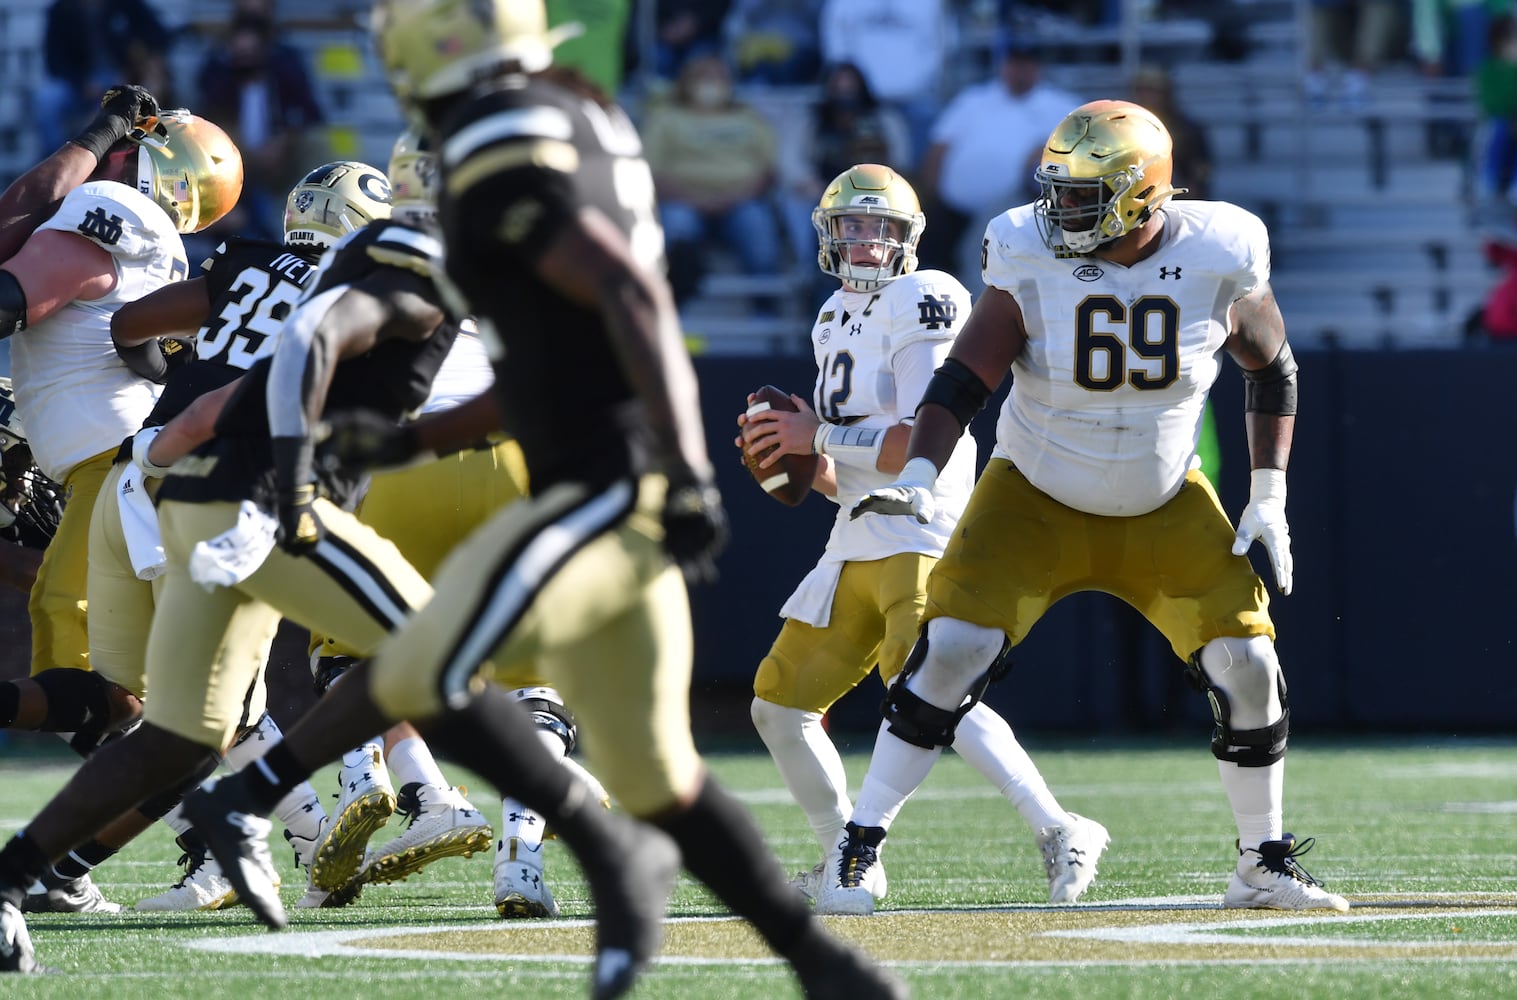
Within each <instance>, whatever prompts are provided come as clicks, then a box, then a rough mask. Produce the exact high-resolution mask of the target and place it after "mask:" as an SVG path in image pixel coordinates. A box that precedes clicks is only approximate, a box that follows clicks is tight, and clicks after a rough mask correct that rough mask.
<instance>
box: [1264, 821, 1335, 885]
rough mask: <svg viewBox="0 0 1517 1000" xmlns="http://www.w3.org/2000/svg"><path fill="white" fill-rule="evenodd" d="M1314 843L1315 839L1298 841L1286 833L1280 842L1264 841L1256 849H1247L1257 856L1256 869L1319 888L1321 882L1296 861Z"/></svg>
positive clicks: (1309, 838)
mask: <svg viewBox="0 0 1517 1000" xmlns="http://www.w3.org/2000/svg"><path fill="white" fill-rule="evenodd" d="M1316 843H1317V838H1316V837H1307V838H1306V839H1305V840H1301V841H1298V840H1296V838H1295V837H1292V836H1291V835H1290V834H1288V833H1287V834H1286V835H1285V837H1284V839H1282V840H1272V841H1265V842H1264V843H1263V844H1260V845H1259V846H1258V847H1257V848H1249V850H1251V851H1253V852H1254V853H1255V854H1257V855H1259V860H1258V861H1257V862H1255V864H1256V865H1257V866H1258V867H1260V868H1263V869H1265V870H1266V871H1271V872H1274V873H1275V874H1276V875H1284V876H1285V877H1287V878H1293V879H1295V880H1296V881H1297V882H1304V883H1305V884H1307V885H1315V886H1321V885H1322V884H1323V882H1322V880H1321V879H1319V878H1317V877H1316V876H1315V875H1313V874H1312V873H1311V872H1309V871H1307V870H1306V869H1305V868H1303V867H1301V862H1299V861H1297V860H1296V859H1297V858H1299V857H1301V855H1303V854H1305V853H1307V852H1308V851H1310V850H1311V849H1312V847H1313V845H1315V844H1316Z"/></svg>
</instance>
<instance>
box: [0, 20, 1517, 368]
mask: <svg viewBox="0 0 1517 1000" xmlns="http://www.w3.org/2000/svg"><path fill="white" fill-rule="evenodd" d="M47 3H48V0H7V3H5V4H4V5H3V7H0V78H3V79H5V80H6V81H7V84H8V86H7V87H5V88H4V90H3V91H0V182H5V183H8V182H9V181H10V180H11V179H13V178H14V177H15V176H17V175H19V174H20V173H21V172H22V171H23V170H24V169H26V167H28V166H29V165H30V164H31V163H33V162H34V161H35V160H36V158H37V157H38V156H39V155H40V154H41V153H42V151H41V150H38V149H36V148H35V142H34V137H33V136H32V134H31V131H30V130H29V129H28V128H27V121H28V117H29V114H30V111H29V109H30V106H31V99H32V88H33V86H34V85H35V82H36V80H37V79H38V78H39V77H40V75H41V72H42V65H41V55H40V44H39V40H40V38H41V35H42V25H43V18H44V13H45V11H46V8H47ZM155 6H156V7H157V8H158V10H159V11H160V13H161V14H162V16H163V17H164V19H165V21H166V22H168V23H170V24H174V25H178V26H179V27H180V29H181V30H180V32H179V34H178V36H177V39H176V42H175V44H174V46H173V48H172V49H171V61H170V65H171V69H172V71H173V73H174V75H175V78H176V81H177V82H178V83H179V85H180V89H181V92H182V93H188V92H189V89H190V87H191V85H192V82H193V74H194V68H195V66H196V65H197V64H198V62H199V59H200V56H201V54H202V53H203V51H204V46H205V40H206V37H207V35H208V33H209V30H211V29H213V28H214V27H215V25H217V24H219V23H222V22H223V21H224V20H225V17H226V12H227V10H228V8H229V7H230V3H229V0H157V2H156V4H155ZM1157 6H1158V5H1155V7H1156V9H1157ZM366 7H367V4H366V3H364V2H363V0H314V2H311V3H305V4H301V5H299V6H298V7H297V6H296V5H294V4H289V3H286V4H281V6H280V11H281V15H282V17H281V21H282V23H283V24H284V25H285V26H286V28H287V32H286V37H287V38H288V40H290V41H291V42H293V43H294V44H296V45H298V46H299V47H300V48H302V49H303V50H304V51H305V52H306V53H307V57H308V64H309V65H310V66H311V68H312V70H313V77H314V79H315V81H316V86H317V88H318V96H319V99H320V100H321V101H322V103H323V106H324V107H325V108H327V109H328V112H329V114H330V116H331V124H330V127H329V129H328V138H329V140H330V146H331V149H332V151H333V155H335V156H343V157H353V158H357V159H364V160H368V161H369V162H375V163H383V162H384V161H385V160H386V159H387V158H388V153H389V147H390V144H391V142H392V141H393V139H394V136H395V134H396V133H397V131H398V130H399V129H400V127H401V118H400V113H399V109H398V108H397V107H396V105H395V102H394V99H393V98H392V97H391V96H390V94H389V91H388V89H387V88H386V87H385V85H384V80H383V77H382V75H381V73H380V72H379V68H378V66H377V63H376V60H375V59H374V57H373V54H372V52H371V50H370V47H369V43H368V39H367V36H366V34H365V32H364V28H363V23H364V14H365V11H366ZM1232 8H1233V9H1234V10H1236V11H1238V12H1240V14H1241V16H1244V17H1245V18H1246V19H1247V22H1246V23H1245V24H1244V25H1243V26H1242V30H1241V36H1242V37H1243V38H1245V39H1246V43H1247V46H1248V54H1247V57H1246V58H1245V59H1244V60H1243V61H1241V62H1229V63H1219V62H1209V61H1206V46H1205V43H1206V41H1207V39H1208V37H1209V35H1207V34H1206V31H1205V30H1204V29H1206V25H1205V24H1204V23H1201V24H1198V23H1197V22H1195V21H1193V20H1185V19H1175V20H1170V21H1164V20H1155V21H1154V22H1153V23H1150V24H1146V25H1145V26H1144V31H1143V32H1142V33H1140V35H1139V37H1138V42H1139V44H1141V45H1142V46H1143V48H1142V49H1141V51H1140V52H1139V53H1138V55H1139V56H1141V57H1143V58H1156V57H1157V58H1164V59H1166V60H1177V61H1174V62H1172V74H1173V76H1174V78H1175V83H1176V93H1177V95H1178V98H1179V102H1180V104H1181V105H1182V107H1184V108H1185V109H1186V111H1187V113H1189V114H1190V115H1191V116H1192V117H1194V118H1195V119H1197V120H1198V121H1200V122H1201V123H1202V124H1203V125H1204V126H1205V127H1206V129H1207V132H1208V136H1209V138H1210V141H1211V144H1212V149H1213V156H1214V160H1215V165H1214V174H1213V177H1214V192H1215V196H1216V197H1219V198H1224V199H1227V200H1231V201H1235V202H1237V203H1239V204H1241V205H1243V206H1245V207H1247V208H1249V209H1251V210H1254V211H1256V212H1258V213H1259V214H1260V215H1261V216H1263V217H1264V218H1265V219H1266V221H1267V222H1268V223H1269V224H1270V226H1271V232H1272V236H1273V239H1274V246H1275V289H1276V293H1277V296H1278V298H1279V300H1280V303H1281V307H1282V309H1283V311H1284V313H1285V316H1286V321H1287V324H1288V327H1289V329H1290V331H1291V336H1292V339H1293V340H1294V341H1296V342H1297V343H1298V344H1301V345H1302V346H1315V345H1329V344H1331V345H1338V346H1345V347H1363V348H1373V349H1382V348H1386V347H1396V346H1408V347H1411V346H1415V347H1427V346H1433V345H1442V346H1450V347H1452V346H1458V345H1459V344H1461V343H1462V342H1463V327H1464V322H1465V319H1466V318H1467V316H1468V315H1469V314H1470V312H1471V310H1473V309H1474V308H1476V307H1477V306H1478V305H1479V303H1480V302H1481V301H1483V299H1484V297H1485V295H1486V293H1487V292H1488V290H1489V289H1490V287H1491V286H1492V285H1493V284H1494V282H1495V280H1496V278H1497V275H1496V273H1495V272H1494V271H1492V270H1491V269H1490V268H1489V266H1488V265H1487V264H1486V263H1485V261H1484V258H1483V256H1482V255H1481V253H1480V249H1479V245H1478V239H1476V238H1475V237H1474V235H1473V234H1474V233H1475V231H1476V229H1475V227H1474V225H1473V224H1472V220H1473V216H1474V212H1475V206H1474V204H1473V197H1472V192H1471V190H1470V181H1469V175H1470V169H1469V161H1470V157H1469V155H1468V153H1467V148H1468V142H1469V139H1470V136H1471V135H1472V133H1473V130H1474V128H1475V126H1476V115H1475V109H1474V106H1473V101H1472V98H1471V94H1470V87H1469V83H1468V81H1466V80H1457V79H1454V80H1428V79H1426V78H1424V77H1422V76H1421V75H1420V74H1419V73H1417V72H1416V71H1415V70H1414V69H1413V68H1411V67H1410V66H1407V67H1403V68H1397V67H1389V68H1387V69H1386V70H1384V71H1383V72H1382V73H1381V74H1380V75H1379V76H1378V77H1377V79H1376V81H1375V86H1374V91H1373V94H1372V100H1371V102H1370V104H1369V106H1368V107H1366V108H1364V109H1362V110H1355V111H1347V110H1342V109H1336V108H1335V109H1322V110H1310V109H1307V108H1306V107H1305V106H1304V105H1303V103H1302V99H1301V96H1300V88H1299V86H1298V80H1299V78H1300V51H1299V43H1300V38H1301V33H1300V30H1299V25H1298V24H1297V22H1296V18H1297V15H1298V9H1297V5H1295V4H1294V3H1290V2H1285V0H1246V2H1245V0H1234V2H1233V4H1232ZM969 16H970V15H969V14H966V21H965V23H964V24H963V25H962V26H961V32H960V38H961V46H962V53H963V55H962V58H960V59H957V60H954V61H953V65H954V66H956V67H958V69H959V70H960V75H966V74H973V73H982V72H983V71H984V67H985V65H986V60H985V58H984V55H985V52H984V51H982V50H984V49H986V47H987V46H988V45H989V44H990V39H991V33H989V32H987V30H986V26H985V25H984V24H980V23H977V22H971V21H970V20H968V18H969ZM1036 30H1037V31H1041V32H1043V35H1040V36H1039V37H1044V36H1046V40H1047V41H1048V43H1049V45H1050V46H1051V48H1050V49H1049V53H1050V56H1049V60H1048V62H1047V65H1046V71H1045V72H1046V75H1047V76H1048V78H1050V79H1051V80H1052V81H1053V82H1055V83H1058V84H1060V85H1061V86H1065V87H1067V88H1068V89H1070V90H1072V91H1074V92H1075V93H1079V94H1084V95H1087V96H1091V97H1095V96H1100V95H1103V94H1120V93H1123V92H1125V86H1124V75H1123V72H1122V66H1121V64H1120V63H1116V62H1112V61H1111V58H1112V56H1113V52H1114V51H1116V50H1118V49H1121V47H1122V46H1121V44H1119V43H1122V42H1123V39H1121V38H1118V37H1115V36H1112V37H1108V36H1111V35H1112V33H1111V31H1110V29H1085V33H1084V34H1083V35H1082V34H1080V33H1079V32H1078V31H1076V32H1074V33H1071V32H1070V29H1069V28H1068V26H1067V25H1058V24H1054V25H1052V26H1050V25H1049V24H1042V25H1040V26H1036ZM1102 31H1105V34H1102ZM1118 54H1119V55H1129V56H1130V55H1131V53H1118ZM1085 59H1091V60H1097V59H1099V60H1104V61H1090V62H1085V61H1082V60H1085ZM956 82H957V83H959V84H962V83H967V82H970V79H969V78H966V79H963V80H958V81H956ZM814 95H815V90H814V89H813V88H809V87H801V88H788V89H763V90H753V89H749V90H746V91H745V96H746V97H748V98H750V99H752V100H753V101H754V103H755V104H756V105H757V106H758V107H759V108H760V109H761V110H763V111H764V112H765V113H766V114H768V115H769V116H770V117H771V119H772V120H774V121H775V122H776V123H784V122H785V121H787V120H790V121H793V120H794V116H795V115H797V114H801V113H804V110H805V108H806V107H807V106H808V105H809V103H810V101H811V100H812V98H813V97H814ZM785 131H786V130H784V129H783V128H782V129H781V130H780V134H781V135H782V136H783V135H784V134H785ZM776 224H778V217H777V219H776ZM714 264H715V267H714V268H713V273H712V274H711V275H710V276H709V278H708V279H707V281H706V282H705V284H704V286H703V288H702V294H701V295H700V297H699V298H698V299H696V300H695V301H693V302H692V303H690V304H689V305H688V306H687V307H686V309H685V321H686V325H687V328H688V329H689V331H690V333H691V335H692V342H693V343H695V344H697V345H698V346H699V347H700V349H702V350H705V351H708V352H711V353H766V352H778V353H804V352H805V350H806V342H805V332H806V326H807V324H808V322H809V313H808V311H809V308H810V304H809V302H808V301H807V298H806V294H805V292H806V290H807V289H808V288H809V287H810V282H811V280H812V274H811V269H812V268H813V266H814V264H813V262H812V261H811V260H810V259H805V260H800V261H797V262H795V264H794V269H793V270H792V272H790V273H787V274H784V275H780V276H778V277H774V278H753V277H746V276H743V275H740V274H737V273H736V265H735V261H733V260H730V259H728V258H726V257H724V256H723V255H722V254H721V253H720V252H718V253H717V254H716V255H715V258H714ZM966 280H968V277H966ZM969 283H970V284H971V287H973V286H974V282H973V281H970V282H969ZM755 295H759V296H766V297H769V298H770V299H771V300H772V301H774V302H776V303H777V304H778V305H779V308H778V310H777V312H776V313H775V314H774V315H764V316H760V315H755V314H754V312H753V310H752V309H751V308H750V307H749V304H750V303H751V301H752V298H753V297H754V296H755Z"/></svg>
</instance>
